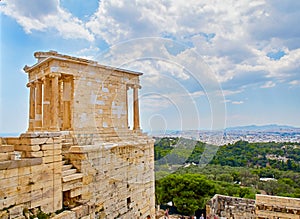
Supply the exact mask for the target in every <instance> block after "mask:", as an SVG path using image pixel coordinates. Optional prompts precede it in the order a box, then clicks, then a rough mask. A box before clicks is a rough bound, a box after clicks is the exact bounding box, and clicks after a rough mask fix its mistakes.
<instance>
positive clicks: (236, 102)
mask: <svg viewBox="0 0 300 219" xmlns="http://www.w3.org/2000/svg"><path fill="white" fill-rule="evenodd" d="M231 103H232V104H234V105H240V104H243V103H244V101H242V100H241V101H231Z"/></svg>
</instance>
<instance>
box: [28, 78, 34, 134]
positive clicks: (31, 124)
mask: <svg viewBox="0 0 300 219" xmlns="http://www.w3.org/2000/svg"><path fill="white" fill-rule="evenodd" d="M27 87H29V88H30V91H29V92H30V94H29V125H28V131H33V130H34V121H35V86H34V84H33V83H28V84H27Z"/></svg>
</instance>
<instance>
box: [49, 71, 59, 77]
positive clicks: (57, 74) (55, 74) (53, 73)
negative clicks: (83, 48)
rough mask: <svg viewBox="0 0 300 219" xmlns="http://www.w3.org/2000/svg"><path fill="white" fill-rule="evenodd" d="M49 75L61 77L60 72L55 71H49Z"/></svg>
mask: <svg viewBox="0 0 300 219" xmlns="http://www.w3.org/2000/svg"><path fill="white" fill-rule="evenodd" d="M49 77H50V78H55V77H58V78H60V77H61V74H60V73H57V72H51V73H50V74H49Z"/></svg>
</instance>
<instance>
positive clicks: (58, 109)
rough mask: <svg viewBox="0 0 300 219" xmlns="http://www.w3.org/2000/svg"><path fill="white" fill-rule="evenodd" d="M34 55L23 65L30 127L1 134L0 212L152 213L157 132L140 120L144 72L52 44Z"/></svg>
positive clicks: (69, 214) (110, 215)
mask: <svg viewBox="0 0 300 219" xmlns="http://www.w3.org/2000/svg"><path fill="white" fill-rule="evenodd" d="M34 56H35V58H36V59H37V63H36V64H34V65H33V66H31V67H28V66H25V67H24V71H25V72H26V73H27V74H28V80H29V82H28V84H27V87H28V88H29V89H30V95H29V123H28V130H27V132H26V133H23V134H21V135H20V136H19V137H4V138H0V140H1V141H0V176H1V177H0V218H19V219H21V218H29V215H30V214H34V212H37V211H39V212H43V213H47V214H51V213H52V217H53V218H66V219H73V218H85V219H86V218H146V217H147V216H148V215H150V216H151V217H154V215H155V201H154V197H155V196H154V153H153V147H154V140H153V139H151V138H149V137H148V136H147V135H146V134H144V133H142V130H141V129H140V121H139V120H140V119H139V102H138V101H139V99H138V90H139V89H140V88H141V86H140V81H139V76H141V75H142V73H139V72H133V71H128V70H124V69H119V68H113V67H109V66H104V65H100V64H99V63H97V62H95V61H91V60H87V59H82V58H76V57H72V56H67V55H62V54H59V53H57V52H55V51H49V52H36V53H35V54H34ZM129 89H132V95H133V97H132V99H133V101H132V102H130V103H129V101H128V100H129V98H128V93H129V92H128V90H129ZM129 104H132V106H133V107H132V108H133V127H132V129H131V128H129V121H128V114H129V112H128V109H129V107H128V105H129ZM61 211H62V213H59V212H61ZM54 212H56V214H53V213H54Z"/></svg>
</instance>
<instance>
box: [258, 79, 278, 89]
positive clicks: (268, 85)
mask: <svg viewBox="0 0 300 219" xmlns="http://www.w3.org/2000/svg"><path fill="white" fill-rule="evenodd" d="M275 86H276V83H274V82H273V81H267V82H266V83H265V84H264V85H262V86H260V88H271V87H275Z"/></svg>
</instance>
